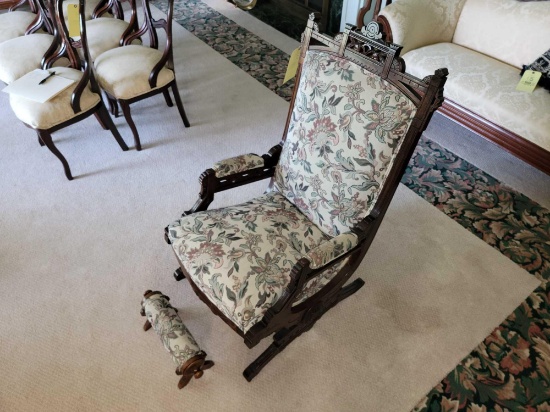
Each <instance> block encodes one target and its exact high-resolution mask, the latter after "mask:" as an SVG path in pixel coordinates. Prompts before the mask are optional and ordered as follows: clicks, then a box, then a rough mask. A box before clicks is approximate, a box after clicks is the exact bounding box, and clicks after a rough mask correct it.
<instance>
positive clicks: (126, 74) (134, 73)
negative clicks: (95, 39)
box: [95, 44, 174, 100]
mask: <svg viewBox="0 0 550 412" xmlns="http://www.w3.org/2000/svg"><path fill="white" fill-rule="evenodd" d="M161 58H162V52H161V51H159V50H157V49H152V48H150V47H145V46H139V45H133V44H132V45H129V46H124V47H117V48H116V49H112V50H108V51H106V52H105V53H103V54H101V55H99V56H98V57H97V58H96V60H95V67H96V74H97V80H98V82H99V84H100V85H101V88H103V89H104V90H105V91H106V92H107V93H109V94H110V95H111V96H114V97H116V98H117V99H123V100H129V99H131V98H133V97H136V96H140V95H142V94H145V93H148V92H150V91H151V90H153V89H151V86H150V85H149V75H150V74H151V71H152V70H153V68H154V67H155V65H156V64H157V63H158V62H159V61H160V60H161ZM172 80H174V72H173V71H172V70H170V69H168V68H166V67H164V68H162V69H161V70H160V73H159V75H158V78H157V87H156V89H158V88H159V87H162V86H165V85H167V84H168V83H170V82H171V81H172Z"/></svg>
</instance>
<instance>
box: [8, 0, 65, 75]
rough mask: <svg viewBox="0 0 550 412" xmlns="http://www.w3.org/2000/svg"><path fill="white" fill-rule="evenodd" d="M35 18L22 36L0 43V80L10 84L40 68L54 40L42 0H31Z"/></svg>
mask: <svg viewBox="0 0 550 412" xmlns="http://www.w3.org/2000/svg"><path fill="white" fill-rule="evenodd" d="M33 2H34V4H35V7H36V18H35V19H34V22H33V24H32V27H31V28H30V29H29V30H27V33H26V34H25V35H23V36H19V37H15V38H13V39H10V40H7V41H5V42H3V43H0V81H2V82H4V83H6V84H10V83H12V82H13V81H15V80H17V79H19V78H20V77H22V76H23V75H25V74H27V73H29V72H31V71H33V70H35V69H39V68H40V64H41V61H42V59H43V58H44V55H45V54H46V52H47V51H48V49H49V48H50V46H51V45H52V43H53V41H54V36H53V32H54V29H53V22H52V20H51V17H50V16H49V12H48V11H47V7H46V5H45V4H44V1H43V0H33Z"/></svg>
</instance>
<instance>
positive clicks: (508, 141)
mask: <svg viewBox="0 0 550 412" xmlns="http://www.w3.org/2000/svg"><path fill="white" fill-rule="evenodd" d="M381 3H382V0H375V4H374V14H373V19H374V21H376V22H377V23H379V24H380V25H381V27H382V33H383V36H384V40H386V41H387V42H390V43H391V42H393V35H392V31H391V27H390V24H389V22H388V20H387V19H386V18H385V17H384V16H379V15H378V14H379V12H380V9H381ZM391 3H392V0H386V5H389V4H391ZM370 9H371V0H368V1H367V3H366V5H365V7H363V8H362V9H361V10H360V11H359V15H358V17H357V26H358V27H362V26H363V25H364V22H363V19H364V17H365V14H366V13H367V12H368V11H369V10H370ZM518 81H519V78H518ZM439 112H440V113H441V114H443V115H444V116H446V117H448V118H449V119H451V120H454V121H455V122H457V123H458V124H460V125H462V126H464V127H465V128H467V129H469V130H471V131H473V132H474V133H477V134H478V135H480V136H482V137H483V138H485V139H487V140H489V141H491V142H493V143H495V144H497V145H498V146H500V147H502V148H503V149H504V150H506V151H508V152H510V153H511V154H513V155H514V156H515V157H517V158H518V159H521V160H523V161H524V162H526V163H528V164H530V165H531V166H533V167H535V168H537V169H539V170H541V171H542V172H544V173H546V174H547V175H550V151H548V150H546V149H544V148H542V147H540V146H538V145H536V144H534V143H532V142H530V141H529V140H527V139H525V138H524V137H522V136H520V135H518V134H516V133H514V132H512V131H510V130H508V129H505V128H504V127H502V126H499V125H498V124H496V123H493V122H491V121H490V120H487V119H486V118H484V117H482V116H480V115H478V114H477V113H474V112H472V111H471V110H469V109H467V108H466V107H464V106H461V105H460V104H458V103H456V102H454V101H452V100H450V99H445V102H444V103H443V105H442V106H441V107H440V108H439Z"/></svg>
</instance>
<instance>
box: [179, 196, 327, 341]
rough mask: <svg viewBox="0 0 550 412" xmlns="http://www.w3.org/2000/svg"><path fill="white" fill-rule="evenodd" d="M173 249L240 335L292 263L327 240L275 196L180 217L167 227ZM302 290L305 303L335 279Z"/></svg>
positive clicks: (320, 279)
mask: <svg viewBox="0 0 550 412" xmlns="http://www.w3.org/2000/svg"><path fill="white" fill-rule="evenodd" d="M168 236H169V239H170V241H171V243H172V247H173V249H174V251H175V253H176V255H177V256H178V258H179V260H180V262H181V263H182V265H183V267H184V269H185V270H186V271H187V273H188V274H189V276H190V277H191V279H192V281H193V283H194V284H195V285H196V286H198V288H199V289H200V290H201V291H202V292H203V293H204V294H205V295H206V296H207V298H208V299H209V300H210V301H211V302H212V303H213V304H214V305H216V307H217V308H218V309H219V310H220V311H221V312H222V313H223V314H225V316H227V318H229V319H230V320H231V321H232V322H233V323H235V325H236V326H237V327H238V328H239V329H241V330H242V331H243V332H247V331H248V330H249V329H250V328H251V327H252V326H253V325H254V324H255V323H256V322H258V321H259V320H261V319H262V317H263V315H264V313H265V311H266V310H267V309H269V308H270V307H271V306H272V305H273V304H274V303H275V302H277V300H279V298H280V297H281V294H282V292H283V290H284V288H285V287H286V286H287V285H288V283H289V281H290V271H291V270H292V267H293V266H294V264H295V263H296V262H297V261H298V260H299V259H301V258H302V257H305V256H306V255H307V253H308V252H309V251H311V250H313V249H315V248H316V247H317V246H318V245H320V244H322V243H323V242H326V241H328V240H329V239H330V238H329V237H328V236H327V235H325V234H324V233H323V232H321V231H320V230H319V229H318V228H317V226H316V225H315V224H313V223H312V222H311V221H309V220H308V219H307V218H306V217H305V216H304V215H303V214H302V213H300V211H299V210H298V209H297V208H296V207H295V206H294V205H293V204H292V203H290V202H289V201H288V200H287V199H286V198H285V197H284V196H283V195H281V194H280V193H278V192H271V193H266V194H264V195H262V196H259V197H257V198H256V199H254V200H251V201H249V202H246V203H243V204H240V205H237V206H231V207H227V208H223V209H218V210H210V211H206V212H198V213H194V214H192V215H189V216H184V217H182V218H181V219H180V220H178V221H176V222H174V223H172V224H171V225H169V229H168ZM325 272H326V273H321V274H320V275H319V276H317V277H316V278H314V279H312V280H311V281H310V282H309V283H308V284H306V285H305V290H304V292H303V293H302V295H301V296H300V299H305V298H307V297H309V296H311V295H312V294H314V293H315V292H316V291H318V290H319V289H320V288H321V287H322V286H323V285H324V284H326V283H328V281H329V280H330V279H331V278H332V276H334V274H335V273H336V270H334V269H332V270H330V271H325Z"/></svg>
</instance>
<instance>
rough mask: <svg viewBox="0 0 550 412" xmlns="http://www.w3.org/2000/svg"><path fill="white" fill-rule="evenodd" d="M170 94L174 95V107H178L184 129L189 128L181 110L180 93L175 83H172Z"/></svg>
mask: <svg viewBox="0 0 550 412" xmlns="http://www.w3.org/2000/svg"><path fill="white" fill-rule="evenodd" d="M172 93H173V94H174V100H175V101H176V106H178V111H179V112H180V116H181V119H182V120H183V125H184V126H185V127H189V126H190V124H189V120H187V115H186V114H185V110H184V108H183V103H182V101H181V97H180V92H179V91H178V85H177V84H176V81H174V83H172Z"/></svg>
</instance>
